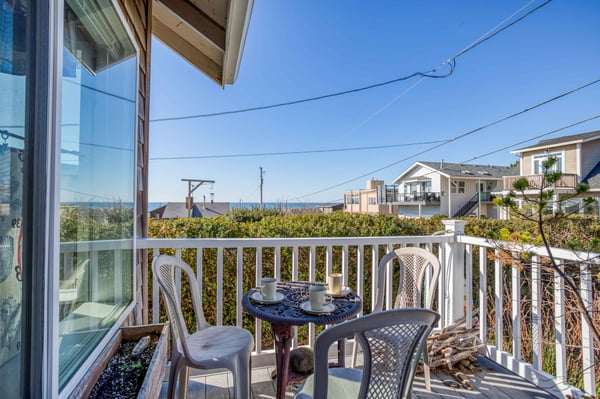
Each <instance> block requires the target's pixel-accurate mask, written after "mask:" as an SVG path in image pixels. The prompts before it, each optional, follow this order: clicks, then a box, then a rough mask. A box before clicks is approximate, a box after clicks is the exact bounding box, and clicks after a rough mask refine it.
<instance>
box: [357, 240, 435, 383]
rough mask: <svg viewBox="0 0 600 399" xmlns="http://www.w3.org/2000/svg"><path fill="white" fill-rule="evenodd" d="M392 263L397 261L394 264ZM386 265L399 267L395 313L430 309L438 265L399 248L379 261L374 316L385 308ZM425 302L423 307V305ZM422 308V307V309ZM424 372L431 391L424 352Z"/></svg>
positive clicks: (422, 252)
mask: <svg viewBox="0 0 600 399" xmlns="http://www.w3.org/2000/svg"><path fill="white" fill-rule="evenodd" d="M394 261H397V262H396V263H394ZM388 263H391V266H392V267H394V265H395V264H398V266H399V270H398V271H399V280H398V289H397V291H396V297H395V300H394V305H393V308H394V309H398V308H421V307H425V308H427V309H431V307H432V306H433V301H434V299H435V292H436V290H437V284H438V279H439V276H440V268H441V266H440V261H439V260H438V258H437V257H436V256H435V255H434V254H432V253H431V252H429V251H427V250H425V249H423V248H419V247H404V248H398V249H396V250H394V251H392V252H390V253H388V254H386V255H385V256H384V257H383V258H381V260H380V261H379V268H378V273H377V297H376V301H375V307H374V308H373V312H380V311H381V310H383V306H384V293H385V291H386V287H387V284H386V269H387V266H388ZM427 270H429V272H430V280H429V284H425V283H426V281H425V276H426V272H427ZM423 302H424V303H423ZM423 305H425V306H423ZM357 351H358V349H357V343H356V341H355V342H354V346H353V348H352V367H354V366H355V365H356V357H357ZM423 371H424V373H425V387H426V388H427V389H428V390H430V389H431V377H430V370H429V353H428V352H427V350H425V351H424V352H423Z"/></svg>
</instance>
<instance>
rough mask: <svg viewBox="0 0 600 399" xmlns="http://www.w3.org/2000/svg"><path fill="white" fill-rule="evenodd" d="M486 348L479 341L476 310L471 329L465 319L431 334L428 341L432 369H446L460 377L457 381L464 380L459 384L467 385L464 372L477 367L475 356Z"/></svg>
mask: <svg viewBox="0 0 600 399" xmlns="http://www.w3.org/2000/svg"><path fill="white" fill-rule="evenodd" d="M484 346H485V344H483V343H482V342H481V340H480V339H479V318H478V317H477V310H475V311H473V318H472V323H471V328H467V323H466V319H465V318H464V317H463V318H462V319H460V320H458V321H456V322H455V323H453V324H451V325H449V326H448V327H446V328H443V329H441V330H439V331H434V332H432V333H431V335H430V336H429V338H428V339H427V350H428V352H429V359H430V367H431V368H432V369H436V368H437V369H446V370H448V371H449V372H450V374H453V375H454V376H455V377H459V378H457V380H458V379H460V380H464V382H463V381H459V382H461V383H462V384H463V385H467V384H468V380H467V379H466V378H460V377H461V375H462V374H463V372H464V371H466V370H471V369H473V368H474V367H476V366H477V361H476V359H475V357H474V356H473V355H475V354H476V353H479V352H480V351H481V350H482V348H484ZM466 387H467V388H468V386H466Z"/></svg>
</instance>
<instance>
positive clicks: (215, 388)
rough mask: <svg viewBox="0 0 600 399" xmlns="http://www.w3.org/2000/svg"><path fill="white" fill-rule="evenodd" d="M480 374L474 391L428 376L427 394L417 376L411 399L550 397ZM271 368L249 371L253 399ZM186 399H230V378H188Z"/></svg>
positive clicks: (502, 375) (266, 391)
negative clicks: (429, 388) (429, 378)
mask: <svg viewBox="0 0 600 399" xmlns="http://www.w3.org/2000/svg"><path fill="white" fill-rule="evenodd" d="M480 364H481V370H480V371H479V373H477V374H474V375H468V376H467V377H468V378H469V380H470V381H471V383H472V384H473V386H474V388H475V389H474V390H467V389H465V388H452V387H450V386H448V385H446V384H445V383H444V381H452V382H453V381H455V380H454V379H453V377H451V376H449V375H446V374H443V373H439V372H433V371H432V373H431V392H429V391H427V390H426V389H425V380H424V378H423V375H422V374H420V375H417V376H416V377H415V381H414V383H413V394H412V399H551V398H554V396H552V395H551V394H549V393H548V392H546V391H544V390H543V389H541V388H538V387H536V386H535V385H533V384H531V383H529V382H528V381H525V380H524V379H522V378H521V377H519V376H517V375H515V374H513V373H511V372H509V371H507V370H506V369H504V368H502V367H501V366H499V365H497V364H496V363H494V362H492V361H490V360H488V359H484V358H482V359H480ZM272 370H273V367H256V368H253V369H252V394H253V398H254V399H273V398H275V383H274V380H272V379H271V377H270V375H271V371H272ZM293 392H294V387H292V386H288V391H287V393H286V398H293V397H294V393H293ZM166 393H167V384H166V383H164V384H163V387H162V390H161V395H160V398H166ZM188 398H189V399H234V394H233V390H232V377H231V374H230V373H228V372H226V371H221V372H216V373H209V374H201V375H194V376H192V377H191V378H190V382H189V389H188Z"/></svg>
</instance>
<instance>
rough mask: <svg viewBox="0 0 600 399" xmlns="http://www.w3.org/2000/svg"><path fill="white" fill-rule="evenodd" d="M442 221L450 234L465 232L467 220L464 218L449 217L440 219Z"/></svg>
mask: <svg viewBox="0 0 600 399" xmlns="http://www.w3.org/2000/svg"><path fill="white" fill-rule="evenodd" d="M442 223H443V224H444V226H446V230H449V232H450V233H452V234H465V226H466V225H467V222H466V221H464V220H456V219H449V220H442Z"/></svg>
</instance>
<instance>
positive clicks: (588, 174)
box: [501, 131, 600, 217]
mask: <svg viewBox="0 0 600 399" xmlns="http://www.w3.org/2000/svg"><path fill="white" fill-rule="evenodd" d="M511 153H513V154H517V155H519V156H520V162H519V166H520V173H519V176H507V177H505V178H504V188H503V190H502V191H501V193H502V194H508V192H509V191H510V189H511V188H512V186H513V183H514V182H515V181H516V180H517V179H518V178H521V177H525V178H527V180H529V184H530V188H531V189H532V190H531V191H530V192H531V193H533V192H534V189H535V187H539V183H540V182H541V176H542V163H543V161H545V160H546V159H548V158H550V157H553V158H556V160H557V162H556V165H555V170H557V171H559V172H562V174H563V176H562V178H561V179H560V180H559V181H558V182H557V183H556V184H555V186H554V187H553V189H554V192H555V198H557V196H559V195H561V194H568V193H573V192H574V190H575V187H576V186H577V184H579V183H587V184H588V185H589V187H590V190H589V192H588V193H587V194H585V197H589V196H591V197H594V198H596V209H595V214H596V215H597V214H598V199H599V198H600V131H595V132H589V133H581V134H575V135H571V136H563V137H557V138H554V139H548V140H542V141H540V142H538V143H537V144H534V145H532V146H530V147H525V148H521V149H518V150H514V151H511ZM581 204H582V203H581V198H574V199H572V200H569V201H568V203H565V204H563V205H564V207H565V209H563V211H568V212H578V211H583V210H582V206H581ZM557 210H558V209H557V207H556V203H555V206H554V208H553V211H554V212H556V211H557ZM503 217H506V214H503Z"/></svg>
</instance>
